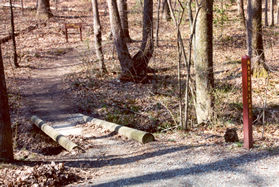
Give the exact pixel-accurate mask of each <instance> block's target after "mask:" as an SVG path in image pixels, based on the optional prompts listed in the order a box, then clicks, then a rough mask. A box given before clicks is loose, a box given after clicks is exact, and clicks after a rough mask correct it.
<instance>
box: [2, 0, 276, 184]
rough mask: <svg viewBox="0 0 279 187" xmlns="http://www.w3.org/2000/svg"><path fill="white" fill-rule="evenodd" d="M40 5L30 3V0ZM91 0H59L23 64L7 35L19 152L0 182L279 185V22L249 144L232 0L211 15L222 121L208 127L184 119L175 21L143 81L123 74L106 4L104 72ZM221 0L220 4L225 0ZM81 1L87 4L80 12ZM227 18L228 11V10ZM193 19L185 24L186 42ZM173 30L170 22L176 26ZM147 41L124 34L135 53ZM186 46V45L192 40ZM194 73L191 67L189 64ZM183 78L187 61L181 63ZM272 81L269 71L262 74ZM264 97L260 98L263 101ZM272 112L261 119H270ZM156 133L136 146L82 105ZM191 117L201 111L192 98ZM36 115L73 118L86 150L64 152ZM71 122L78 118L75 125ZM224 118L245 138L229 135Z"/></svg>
mask: <svg viewBox="0 0 279 187" xmlns="http://www.w3.org/2000/svg"><path fill="white" fill-rule="evenodd" d="M24 2H26V5H28V6H30V7H32V6H33V7H34V3H33V2H31V1H27V0H26V1H24ZM129 3H130V4H129V5H130V8H131V10H132V11H131V14H130V17H129V19H130V23H131V24H130V27H131V28H130V33H131V36H132V38H133V39H134V40H136V41H140V40H141V35H140V34H138V33H140V32H141V19H138V18H139V17H141V15H140V10H141V7H140V6H141V5H140V4H138V3H135V2H134V3H132V2H131V1H129ZM89 5H90V3H89V2H87V1H86V2H85V1H76V0H73V1H71V2H70V1H65V2H64V1H63V3H61V4H59V6H58V8H59V9H58V10H59V11H55V10H52V11H53V12H54V15H55V17H53V18H51V19H50V20H40V21H39V25H38V27H39V28H38V29H36V30H34V31H31V32H29V33H25V34H23V35H20V36H18V37H17V45H18V54H19V59H20V61H19V64H20V66H21V67H20V68H14V67H13V64H12V47H11V44H12V43H11V42H8V43H4V44H1V47H2V53H3V60H4V63H5V70H6V71H5V72H6V79H7V80H6V81H7V87H8V93H9V99H10V100H9V101H10V106H11V116H12V128H13V132H14V133H13V134H14V156H15V159H16V161H15V162H14V163H11V164H4V163H3V164H0V174H1V175H0V185H19V186H20V185H28V186H29V185H36V184H40V185H42V186H46V185H49V186H51V185H55V186H58V185H72V186H80V185H85V186H91V185H93V186H123V185H125V186H170V185H175V186H202V185H206V186H276V184H278V183H279V179H278V176H279V166H278V164H277V163H278V161H279V156H278V155H279V149H278V146H279V105H278V102H279V92H278V90H279V87H278V85H279V84H278V83H279V65H278V59H279V57H278V54H279V45H278V41H279V28H278V26H275V27H265V28H264V40H265V42H264V43H265V50H266V51H265V53H266V62H267V64H268V65H269V66H270V67H271V68H272V70H273V71H272V72H271V73H270V74H269V76H268V78H269V79H266V77H264V78H253V107H254V108H253V114H254V126H253V135H254V148H253V149H251V150H246V149H244V148H243V147H242V146H243V144H242V142H243V131H242V119H241V118H242V117H241V116H242V97H241V91H242V90H241V63H240V58H241V56H242V55H243V54H245V52H246V47H245V45H246V44H245V43H246V42H245V30H244V29H243V26H242V25H241V23H240V21H239V20H238V18H236V16H235V15H234V14H236V7H235V6H229V5H228V6H226V11H225V14H224V15H223V18H226V16H227V19H224V20H225V22H224V24H223V25H222V24H221V23H220V15H219V14H218V13H216V14H215V19H214V23H215V24H214V30H215V32H214V63H215V67H214V73H215V85H216V91H215V93H214V94H215V112H216V119H215V120H214V122H213V123H212V124H211V125H208V126H202V125H196V124H195V117H191V118H190V121H191V123H192V125H191V129H190V130H189V131H187V132H183V131H181V130H180V129H179V128H177V125H176V124H177V123H178V97H177V95H178V92H177V90H178V87H177V51H176V34H175V33H174V32H171V31H170V28H173V27H174V26H173V24H172V22H166V21H162V22H161V28H160V41H159V47H157V48H156V49H155V52H154V56H153V58H152V60H151V62H150V66H151V67H152V68H154V69H156V70H157V71H158V72H157V73H156V74H153V75H150V76H153V79H151V80H150V82H148V83H132V82H127V83H122V82H120V81H119V80H118V75H119V73H120V66H119V62H118V60H117V54H116V52H115V51H114V48H113V45H112V44H113V43H112V41H111V40H109V39H108V35H109V21H108V14H107V12H106V6H105V2H103V3H101V5H100V10H101V20H102V24H103V39H104V43H103V46H104V53H105V61H106V66H107V68H108V70H109V74H107V75H101V74H100V73H99V71H98V64H97V62H96V60H95V59H96V57H95V53H94V47H93V35H92V16H91V12H90V9H89V8H88V7H90V6H89ZM218 5H219V4H218V2H217V3H216V7H215V9H216V10H217V9H218V8H220V7H219V6H218ZM8 10H9V9H8V8H7V7H6V8H4V7H1V8H0V15H1V17H0V20H1V23H2V22H3V24H0V37H1V38H2V37H4V36H6V35H7V34H8V33H9V17H8V15H9V14H8ZM81 10H83V11H81ZM34 15H35V12H34V10H32V9H28V10H26V11H25V13H24V16H21V12H20V9H17V8H16V9H15V18H16V20H15V23H16V31H19V30H20V29H24V28H27V27H28V26H30V25H32V24H36V23H38V20H35V19H34ZM223 18H222V19H223ZM64 22H71V23H73V22H82V23H83V41H79V34H78V33H77V32H75V30H71V34H70V35H69V43H66V42H65V35H64V33H63V24H64ZM187 24H188V22H186V21H185V23H184V24H183V30H182V33H183V36H185V44H186V43H187V41H188V40H187V38H188V37H187V36H188V35H189V34H188V32H187V31H188V27H187ZM172 30H175V29H172ZM139 45H140V42H134V43H132V44H129V50H130V52H131V53H132V54H135V53H136V51H137V50H138V48H139ZM186 46H187V45H186ZM193 73H194V72H193ZM182 75H183V78H184V77H185V67H183V71H182ZM267 80H268V81H267ZM264 103H265V105H264ZM263 111H265V126H263V123H262V121H263ZM80 113H82V114H86V115H89V116H93V117H96V118H99V119H104V120H107V121H111V122H114V123H118V124H122V125H126V126H129V127H133V128H137V129H141V130H145V131H148V132H152V133H153V134H154V136H155V139H156V141H155V142H152V143H148V144H144V145H143V144H140V143H137V142H134V141H132V140H128V139H127V138H125V137H123V136H120V135H118V134H115V133H113V132H109V131H106V130H105V129H102V128H99V127H96V126H95V125H94V124H92V123H84V122H81V121H79V120H78V117H79V114H80ZM191 114H192V116H194V110H193V109H192V108H191ZM32 115H37V116H38V117H40V118H42V119H43V120H45V121H47V122H49V124H50V125H53V126H55V125H56V126H63V125H64V124H71V123H72V121H74V120H76V121H75V122H76V123H75V124H74V125H76V126H75V131H74V132H73V131H71V132H70V133H69V134H70V135H69V138H70V139H71V140H72V141H74V142H75V143H77V144H78V145H79V146H80V147H82V148H83V150H85V152H80V151H74V152H71V153H69V152H67V151H65V150H63V148H61V147H60V146H59V145H58V144H57V143H55V142H53V141H52V140H51V139H50V138H48V137H46V136H45V135H44V134H43V133H42V132H41V131H40V130H38V129H37V128H36V127H34V126H33V125H32V124H31V122H30V117H31V116H32ZM72 125H73V124H72ZM227 128H236V129H237V132H238V135H239V139H240V142H237V143H226V142H225V141H224V138H223V135H224V133H225V131H226V129H227Z"/></svg>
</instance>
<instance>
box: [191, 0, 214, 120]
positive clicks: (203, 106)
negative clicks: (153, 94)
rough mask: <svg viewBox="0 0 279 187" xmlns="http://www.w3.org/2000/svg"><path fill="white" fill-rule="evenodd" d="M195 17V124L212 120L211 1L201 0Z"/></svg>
mask: <svg viewBox="0 0 279 187" xmlns="http://www.w3.org/2000/svg"><path fill="white" fill-rule="evenodd" d="M200 3H201V6H202V7H201V10H200V12H199V14H198V16H197V23H196V35H195V43H194V44H195V50H194V51H195V69H196V101H197V102H196V115H197V122H198V124H200V123H208V122H210V121H212V120H213V103H214V99H213V93H212V91H213V87H214V78H213V43H212V42H213V27H212V22H213V0H203V1H201V2H200Z"/></svg>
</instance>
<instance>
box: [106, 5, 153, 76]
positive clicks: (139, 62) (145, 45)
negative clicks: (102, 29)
mask: <svg viewBox="0 0 279 187" xmlns="http://www.w3.org/2000/svg"><path fill="white" fill-rule="evenodd" d="M107 3H108V7H109V14H110V23H111V28H112V34H113V38H114V43H115V46H116V50H117V54H118V59H119V61H120V65H121V68H122V75H121V77H120V79H121V80H122V81H141V80H143V79H145V78H146V74H147V71H148V62H149V60H150V58H151V57H152V54H153V50H154V47H153V0H145V1H144V10H143V35H142V44H141V48H140V50H139V52H138V53H137V54H136V55H135V56H134V57H133V58H132V57H131V55H130V53H129V51H128V48H127V44H126V41H125V39H124V33H123V29H122V27H121V20H120V16H119V12H118V9H117V4H116V0H107Z"/></svg>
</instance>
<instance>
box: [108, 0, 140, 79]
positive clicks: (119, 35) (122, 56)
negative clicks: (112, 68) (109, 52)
mask: <svg viewBox="0 0 279 187" xmlns="http://www.w3.org/2000/svg"><path fill="white" fill-rule="evenodd" d="M107 3H108V8H109V17H110V24H111V31H112V35H113V39H114V45H115V47H116V50H117V54H118V59H119V61H120V65H121V69H122V77H124V76H127V77H131V76H133V74H135V70H134V67H133V60H132V57H131V55H130V53H129V51H128V47H127V44H126V41H125V40H124V34H123V30H122V27H121V20H120V16H119V12H118V9H117V4H116V0H107Z"/></svg>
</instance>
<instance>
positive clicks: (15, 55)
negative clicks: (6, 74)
mask: <svg viewBox="0 0 279 187" xmlns="http://www.w3.org/2000/svg"><path fill="white" fill-rule="evenodd" d="M10 10H11V36H12V40H13V48H14V65H15V67H16V68H18V67H19V64H18V62H17V52H16V40H15V24H14V11H13V4H12V0H10Z"/></svg>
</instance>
